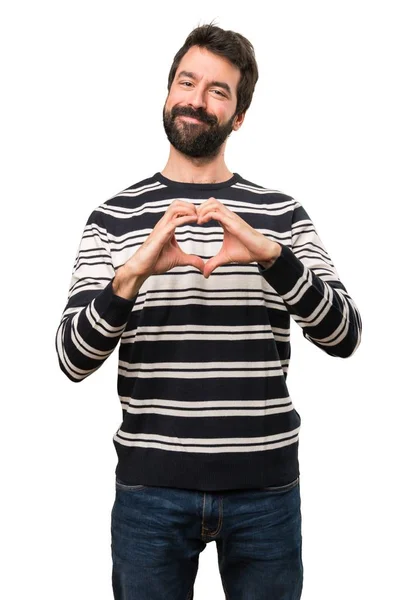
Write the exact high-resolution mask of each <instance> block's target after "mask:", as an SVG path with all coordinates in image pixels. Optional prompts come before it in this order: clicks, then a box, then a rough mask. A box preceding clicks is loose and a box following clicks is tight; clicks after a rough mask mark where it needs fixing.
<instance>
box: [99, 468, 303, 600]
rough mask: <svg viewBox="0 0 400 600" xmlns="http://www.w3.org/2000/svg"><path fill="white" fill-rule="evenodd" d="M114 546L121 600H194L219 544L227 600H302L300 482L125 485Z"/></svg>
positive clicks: (116, 511)
mask: <svg viewBox="0 0 400 600" xmlns="http://www.w3.org/2000/svg"><path fill="white" fill-rule="evenodd" d="M111 539H112V542H111V550H112V559H113V571H112V585H113V591H114V598H115V599H116V600H192V599H193V587H194V582H195V578H196V574H197V570H198V561H199V555H200V552H201V551H202V550H204V548H205V547H206V544H207V543H209V542H212V541H215V542H216V545H217V553H218V566H219V572H220V575H221V581H222V585H223V588H224V591H225V596H226V599H227V600H299V598H300V596H301V591H302V585H303V564H302V558H301V541H302V536H301V513H300V483H299V480H296V481H294V482H292V483H291V484H288V485H286V486H282V487H278V488H257V489H246V490H229V491H217V492H201V491H197V490H187V489H178V488H166V487H154V486H145V485H134V486H131V485H126V484H124V483H123V482H121V481H120V480H118V479H117V480H116V496H115V502H114V505H113V508H112V512H111ZM211 597H212V594H211Z"/></svg>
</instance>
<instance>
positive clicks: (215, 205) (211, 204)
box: [197, 198, 234, 217]
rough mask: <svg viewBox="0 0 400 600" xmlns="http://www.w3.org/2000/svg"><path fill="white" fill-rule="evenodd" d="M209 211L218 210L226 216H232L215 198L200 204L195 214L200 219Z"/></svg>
mask: <svg viewBox="0 0 400 600" xmlns="http://www.w3.org/2000/svg"><path fill="white" fill-rule="evenodd" d="M210 210H220V211H221V212H223V213H225V214H226V215H232V214H234V213H232V211H230V210H229V208H227V207H226V206H225V205H224V204H222V202H220V201H219V200H216V199H215V198H209V199H208V200H206V201H205V202H203V204H200V206H198V208H197V214H198V215H199V217H201V216H203V215H204V214H205V213H207V212H208V211H210Z"/></svg>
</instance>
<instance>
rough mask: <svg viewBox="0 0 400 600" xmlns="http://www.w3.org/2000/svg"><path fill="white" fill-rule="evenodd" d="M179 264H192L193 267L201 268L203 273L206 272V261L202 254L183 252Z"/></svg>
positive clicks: (183, 265)
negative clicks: (201, 256)
mask: <svg viewBox="0 0 400 600" xmlns="http://www.w3.org/2000/svg"><path fill="white" fill-rule="evenodd" d="M179 264H180V266H182V267H185V266H188V265H190V266H191V267H195V268H196V269H199V271H201V272H202V273H203V272H204V261H203V259H201V258H200V256H196V255H195V254H186V253H185V252H182V253H181V257H180V261H179Z"/></svg>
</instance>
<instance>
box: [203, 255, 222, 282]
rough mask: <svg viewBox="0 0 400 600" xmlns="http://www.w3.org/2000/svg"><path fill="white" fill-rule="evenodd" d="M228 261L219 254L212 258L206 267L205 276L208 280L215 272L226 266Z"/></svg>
mask: <svg viewBox="0 0 400 600" xmlns="http://www.w3.org/2000/svg"><path fill="white" fill-rule="evenodd" d="M226 264H227V261H226V259H225V258H224V256H223V255H222V254H221V253H220V252H219V253H218V254H216V255H215V256H213V257H212V258H210V259H209V260H208V261H207V262H206V263H205V265H204V270H203V275H204V277H205V278H206V279H208V278H209V276H210V275H211V273H212V272H213V271H215V269H216V268H217V267H221V266H222V265H226Z"/></svg>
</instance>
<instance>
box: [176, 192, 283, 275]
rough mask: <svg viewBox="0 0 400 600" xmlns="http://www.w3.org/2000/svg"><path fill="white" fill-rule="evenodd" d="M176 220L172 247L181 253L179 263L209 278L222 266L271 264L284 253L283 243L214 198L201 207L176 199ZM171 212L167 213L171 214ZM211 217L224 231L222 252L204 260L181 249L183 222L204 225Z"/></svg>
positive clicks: (178, 253)
mask: <svg viewBox="0 0 400 600" xmlns="http://www.w3.org/2000/svg"><path fill="white" fill-rule="evenodd" d="M170 209H171V211H170V214H171V216H172V217H173V219H172V223H171V224H172V225H173V230H172V233H173V235H172V237H171V238H170V245H171V250H173V251H174V252H175V253H177V255H175V258H176V259H178V261H177V263H176V264H177V265H180V266H184V265H192V266H194V267H196V268H198V269H199V270H200V271H201V272H202V273H203V275H204V277H205V278H208V277H209V276H210V275H211V273H212V272H213V271H214V270H215V269H216V268H217V267H219V266H222V265H226V264H230V263H240V264H249V263H251V262H260V263H261V264H263V265H265V266H270V264H271V261H272V262H273V261H274V260H275V259H276V258H277V257H278V256H279V254H280V251H281V246H280V245H279V244H278V243H277V242H273V241H272V240H269V239H268V238H266V237H265V236H264V235H263V234H262V233H260V232H259V231H257V230H256V229H254V228H253V227H251V226H250V225H249V224H248V223H247V222H246V221H245V220H244V219H242V218H241V217H239V215H237V214H236V213H234V212H233V211H231V210H229V209H228V208H227V207H226V206H225V205H224V204H223V203H222V202H219V201H218V200H217V199H216V198H214V197H211V198H209V199H208V200H206V201H205V202H203V203H202V204H200V205H199V206H195V205H194V204H191V203H190V202H187V201H184V200H175V201H174V202H173V203H172V204H171V205H170V208H169V209H168V211H169V210H170ZM168 211H167V212H166V213H165V214H166V215H167V213H168ZM211 220H215V221H217V222H218V223H219V224H220V225H221V227H222V229H223V231H224V237H223V241H222V246H221V248H220V250H219V252H218V253H217V254H216V255H215V256H213V257H212V258H210V259H209V260H207V262H205V263H204V261H203V260H202V259H201V258H200V257H199V256H195V255H193V254H186V253H184V252H183V250H181V248H180V247H179V244H178V243H177V241H176V238H175V235H174V231H175V228H176V227H178V226H180V225H185V224H189V223H197V224H198V225H203V224H205V223H208V222H209V221H211Z"/></svg>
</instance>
